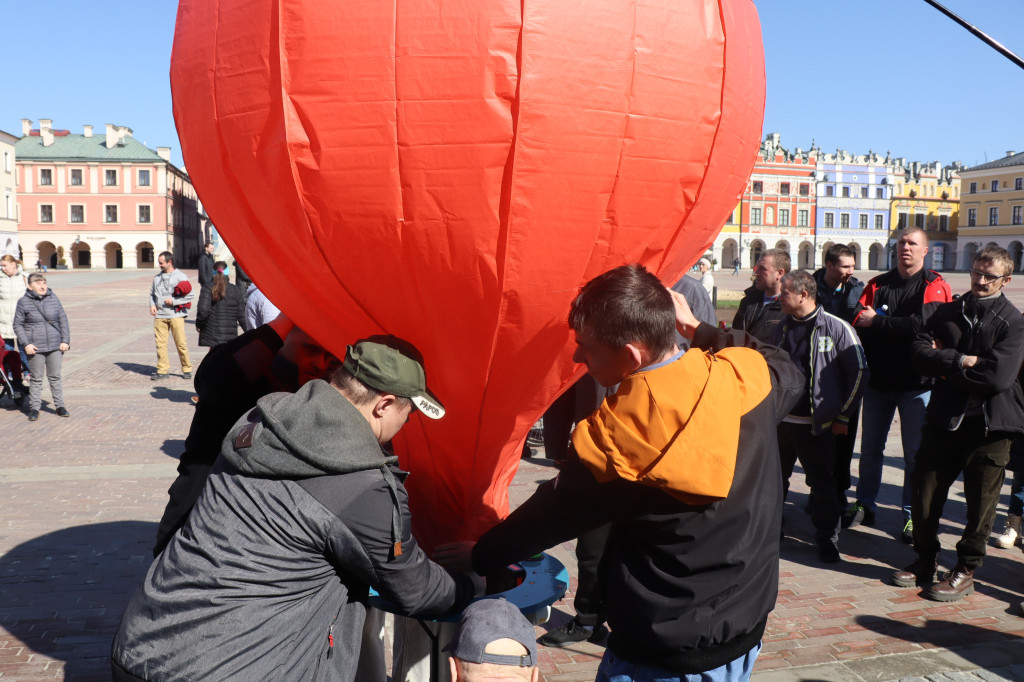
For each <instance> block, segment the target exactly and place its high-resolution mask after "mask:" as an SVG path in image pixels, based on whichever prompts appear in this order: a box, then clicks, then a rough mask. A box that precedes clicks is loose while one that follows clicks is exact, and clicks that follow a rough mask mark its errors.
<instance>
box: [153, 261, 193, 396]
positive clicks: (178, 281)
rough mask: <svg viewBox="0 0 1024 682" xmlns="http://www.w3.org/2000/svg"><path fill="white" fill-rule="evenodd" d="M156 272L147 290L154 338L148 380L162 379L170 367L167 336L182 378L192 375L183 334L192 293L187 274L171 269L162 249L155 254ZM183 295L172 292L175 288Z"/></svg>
mask: <svg viewBox="0 0 1024 682" xmlns="http://www.w3.org/2000/svg"><path fill="white" fill-rule="evenodd" d="M156 262H157V265H158V266H159V267H160V274H158V275H155V276H154V277H153V286H152V287H150V290H149V314H150V315H152V316H153V317H155V318H156V319H155V320H153V335H154V336H155V337H156V372H154V373H153V375H152V377H151V378H152V379H153V380H154V381H156V380H158V379H166V378H167V373H168V372H169V371H170V370H171V362H170V360H169V359H168V356H167V337H168V335H171V336H173V337H174V345H175V346H176V347H177V349H178V359H179V360H180V361H181V373H182V376H184V377H185V378H186V379H191V378H192V361H191V360H190V359H189V356H188V339H187V338H186V337H185V317H186V316H187V315H188V312H187V310H188V306H191V305H192V303H191V301H192V298H193V293H192V287H191V285H189V282H188V277H186V276H185V273H184V272H182V271H181V270H175V269H174V256H173V255H172V254H171V252H170V251H164V252H163V253H161V254H160V255H159V256H158V257H157V261H156ZM186 285H188V286H187V292H186V293H184V295H175V291H177V292H178V293H179V294H181V293H182V292H183V291H185V289H186Z"/></svg>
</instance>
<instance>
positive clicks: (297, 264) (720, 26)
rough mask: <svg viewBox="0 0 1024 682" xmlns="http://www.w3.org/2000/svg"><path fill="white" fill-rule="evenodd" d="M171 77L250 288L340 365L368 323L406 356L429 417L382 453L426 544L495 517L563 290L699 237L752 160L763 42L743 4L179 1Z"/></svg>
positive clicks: (467, 533)
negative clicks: (410, 352) (414, 365)
mask: <svg viewBox="0 0 1024 682" xmlns="http://www.w3.org/2000/svg"><path fill="white" fill-rule="evenodd" d="M171 85H172V94H173V97H174V111H175V120H176V123H177V126H178V131H179V137H180V138H181V141H182V147H183V155H184V158H185V161H186V167H187V169H188V172H189V174H190V176H191V178H192V180H193V182H194V184H195V186H196V188H197V190H198V192H199V194H200V198H201V200H202V201H203V204H204V207H205V209H206V211H207V213H208V214H209V215H210V217H211V219H212V220H213V222H214V224H215V225H216V226H217V228H218V230H219V231H220V233H221V235H222V236H223V237H224V239H225V240H226V241H227V243H228V245H229V246H230V248H231V249H232V252H233V253H234V254H235V255H236V256H237V257H238V259H239V261H240V262H241V263H243V265H244V267H245V268H246V270H247V272H249V273H250V274H251V276H252V277H253V279H254V281H255V282H256V283H257V284H258V286H259V287H260V288H261V290H262V291H264V293H266V294H267V295H268V296H269V297H270V298H271V300H273V301H274V302H275V303H276V304H277V305H278V306H279V307H280V308H281V309H282V310H283V311H284V312H285V313H286V314H288V315H289V316H290V317H291V318H292V319H293V320H295V322H296V323H297V324H298V325H299V326H300V327H302V328H303V329H305V330H306V331H307V332H309V333H310V334H311V335H312V336H313V337H314V338H316V339H317V340H318V341H319V342H320V343H322V344H324V345H325V346H326V347H327V348H329V349H330V350H332V351H333V352H334V353H335V354H337V355H339V357H340V356H342V355H344V352H345V346H346V345H347V344H348V343H351V342H352V341H354V340H355V339H357V338H361V337H365V336H368V335H371V334H374V333H380V332H386V333H392V334H396V335H398V336H401V337H403V338H406V339H408V340H409V341H411V342H413V343H414V344H416V346H417V347H418V348H419V349H420V350H421V351H422V352H423V354H424V356H425V358H426V368H427V374H428V381H429V383H430V385H431V387H432V389H433V390H435V391H436V393H437V394H438V396H439V397H440V398H441V400H442V401H443V402H444V403H445V405H446V407H447V415H446V417H445V418H444V419H442V420H440V421H437V422H434V421H429V420H425V419H421V418H417V417H415V416H414V417H413V418H412V419H411V420H410V422H409V423H408V424H407V425H406V427H405V428H404V429H403V431H402V433H400V434H399V436H398V438H396V441H395V449H396V452H398V454H399V456H400V458H401V461H402V465H403V467H405V468H407V469H409V470H410V471H411V472H412V475H411V476H410V477H409V479H408V488H409V492H410V502H411V505H412V510H413V516H414V524H415V531H416V534H417V538H418V539H419V540H420V541H421V542H423V544H424V545H425V546H426V547H428V548H430V547H432V546H434V545H435V544H436V543H438V542H442V541H447V540H452V539H457V538H475V537H476V536H478V535H479V534H480V533H481V532H483V531H484V530H486V529H487V528H488V527H489V526H490V525H492V524H493V523H494V522H496V521H497V520H498V519H500V518H502V517H503V516H504V515H505V514H506V513H507V511H508V495H507V488H508V485H509V483H510V482H511V480H512V477H513V476H514V475H515V470H516V467H517V465H518V461H519V452H520V448H521V446H522V442H523V439H524V438H525V436H526V432H527V431H528V429H529V428H530V426H531V425H532V424H533V422H534V421H535V420H536V419H537V418H538V417H539V415H540V414H541V413H542V412H543V410H544V409H545V408H546V407H547V405H549V404H550V403H551V402H552V401H553V400H554V398H555V397H556V396H557V395H558V394H559V393H560V392H561V391H563V390H564V389H565V387H566V386H567V385H568V384H569V383H570V382H571V381H572V380H573V379H574V378H575V377H577V376H579V374H580V373H581V371H582V370H581V368H580V367H578V366H576V365H575V364H574V363H573V362H572V360H571V356H572V351H573V345H574V344H573V343H572V335H571V334H570V333H569V331H568V329H567V327H566V324H565V319H566V315H567V313H568V306H569V303H570V301H571V300H572V298H573V297H574V296H575V295H576V293H577V292H578V289H579V287H580V286H581V285H582V284H583V283H585V282H586V281H587V280H588V279H590V278H591V277H593V276H595V275H597V274H600V273H601V272H604V271H605V270H608V269H609V268H612V267H615V266H617V265H621V264H623V263H627V262H642V263H644V264H646V265H647V266H648V267H650V268H651V269H652V270H654V271H655V272H656V273H657V274H658V275H659V277H661V278H662V280H663V281H665V282H666V283H672V282H674V281H675V280H676V279H678V277H679V276H680V275H681V274H682V273H683V272H685V270H686V268H687V267H689V265H690V264H692V263H693V262H694V261H695V260H696V259H697V258H698V257H699V256H700V255H702V254H703V251H704V247H705V246H706V245H707V244H708V243H709V242H710V240H711V239H713V237H714V234H715V233H716V232H717V230H718V229H720V227H721V225H722V223H723V222H724V221H725V219H726V217H727V216H728V215H729V214H730V212H731V211H732V209H733V207H734V206H735V203H736V201H737V198H738V196H739V194H740V193H741V192H742V190H743V188H744V186H745V184H746V179H747V177H748V176H749V173H750V169H751V167H752V165H753V161H754V157H755V154H756V151H757V147H758V144H759V142H760V135H761V117H762V112H763V105H764V58H763V52H762V48H761V39H760V27H759V25H758V21H757V16H756V11H755V10H754V7H753V5H752V3H751V2H749V0H734V1H726V0H721V2H713V1H710V0H686V1H682V2H681V1H679V0H672V1H670V0H657V1H656V2H645V3H638V2H635V1H634V0H593V1H591V2H587V3H557V2H525V3H521V2H519V1H518V0H517V1H515V2H506V1H499V0H484V1H482V2H469V1H468V0H462V1H456V2H438V1H437V0H433V1H427V0H398V1H397V2H392V3H377V2H364V3H351V2H346V3H322V2H314V1H313V0H245V1H244V2H243V1H242V0H182V1H181V2H180V4H179V11H178V23H177V29H176V34H175V44H174V51H173V55H172V62H171ZM428 422H429V423H428Z"/></svg>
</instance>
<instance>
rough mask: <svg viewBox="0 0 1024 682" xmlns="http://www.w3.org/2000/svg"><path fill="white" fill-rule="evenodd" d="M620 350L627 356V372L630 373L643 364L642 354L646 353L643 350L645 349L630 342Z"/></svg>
mask: <svg viewBox="0 0 1024 682" xmlns="http://www.w3.org/2000/svg"><path fill="white" fill-rule="evenodd" d="M622 350H623V351H625V352H626V353H627V354H628V356H629V357H628V359H629V368H630V369H629V374H632V373H633V372H635V371H637V370H638V369H640V368H641V367H643V366H644V355H646V353H645V352H644V350H645V349H643V348H642V347H640V346H637V345H634V344H632V343H627V344H626V346H625V347H624V348H623V349H622Z"/></svg>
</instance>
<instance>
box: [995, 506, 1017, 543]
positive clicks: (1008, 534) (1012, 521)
mask: <svg viewBox="0 0 1024 682" xmlns="http://www.w3.org/2000/svg"><path fill="white" fill-rule="evenodd" d="M992 542H993V543H994V544H995V546H996V547H1002V548H1003V549H1010V548H1011V547H1013V546H1014V545H1015V544H1017V543H1018V542H1020V517H1019V516H1016V515H1012V514H1011V515H1009V516H1007V517H1006V530H1004V531H1003V532H1002V533H1001V534H1000V535H997V536H995V537H994V538H993V539H992Z"/></svg>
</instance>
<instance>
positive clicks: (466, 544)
mask: <svg viewBox="0 0 1024 682" xmlns="http://www.w3.org/2000/svg"><path fill="white" fill-rule="evenodd" d="M474 547H476V542H474V541H472V540H465V541H462V542H449V543H448V544H445V545H440V546H438V548H437V549H435V550H434V556H432V557H430V558H431V559H433V560H434V561H436V562H437V563H439V564H441V565H442V566H444V567H445V568H447V569H448V570H449V571H451V572H453V573H472V572H473V548H474Z"/></svg>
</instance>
